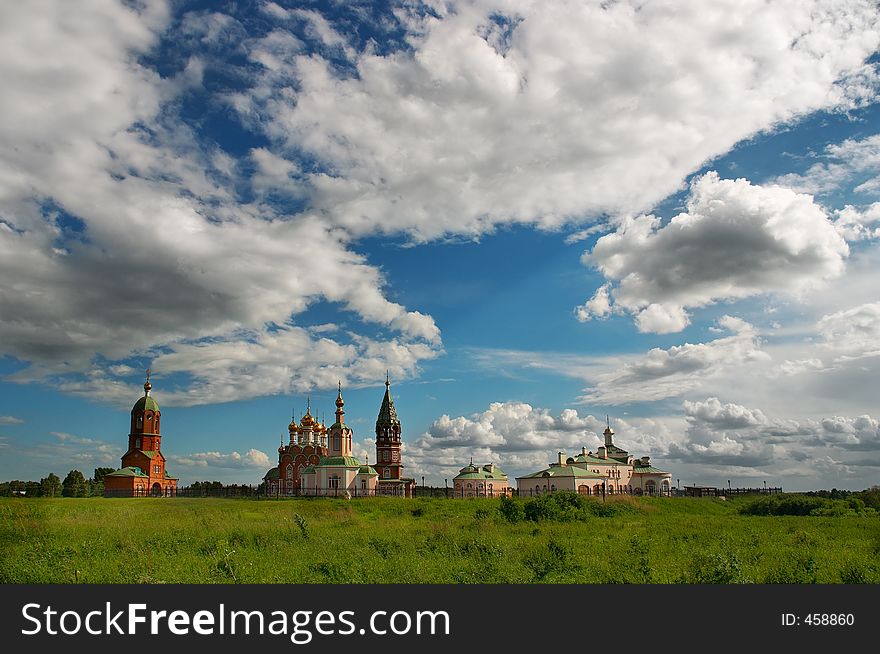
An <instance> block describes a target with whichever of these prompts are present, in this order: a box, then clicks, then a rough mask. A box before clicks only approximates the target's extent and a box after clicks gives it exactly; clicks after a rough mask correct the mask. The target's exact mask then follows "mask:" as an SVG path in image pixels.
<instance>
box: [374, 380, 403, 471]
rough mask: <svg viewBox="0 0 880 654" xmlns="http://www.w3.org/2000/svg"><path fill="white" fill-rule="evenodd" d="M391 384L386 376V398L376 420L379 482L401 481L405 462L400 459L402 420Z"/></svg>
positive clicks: (383, 399)
mask: <svg viewBox="0 0 880 654" xmlns="http://www.w3.org/2000/svg"><path fill="white" fill-rule="evenodd" d="M390 386H391V382H390V381H389V379H388V375H386V376H385V397H384V398H382V406H381V408H380V409H379V417H378V418H377V419H376V463H375V467H376V472H378V473H379V482H380V483H381V482H382V481H384V480H386V479H395V480H399V479H401V471H402V470H403V462H402V461H401V459H400V431H401V430H400V420H398V418H397V411H395V409H394V400H393V399H391V388H390Z"/></svg>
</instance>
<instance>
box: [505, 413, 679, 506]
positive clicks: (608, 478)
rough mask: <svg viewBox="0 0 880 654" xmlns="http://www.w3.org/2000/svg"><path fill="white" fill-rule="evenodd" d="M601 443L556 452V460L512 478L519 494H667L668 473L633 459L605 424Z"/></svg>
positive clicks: (644, 457)
mask: <svg viewBox="0 0 880 654" xmlns="http://www.w3.org/2000/svg"><path fill="white" fill-rule="evenodd" d="M603 436H604V438H605V444H604V445H602V446H600V447H599V448H598V449H597V451H596V452H595V453H593V452H590V451H587V448H586V447H583V448H581V452H580V454H578V455H576V456H566V454H565V452H558V453H557V460H556V461H555V462H553V463H550V464H549V466H548V467H547V468H545V469H544V470H539V471H537V472H533V473H531V474H528V475H523V476H522V477H517V478H516V483H517V492H518V493H519V494H520V495H526V496H528V495H542V494H544V493H553V492H556V491H562V490H566V491H573V492H575V493H580V494H581V495H669V494H670V491H671V489H672V473H670V472H666V471H665V470H660V469H659V468H655V467H654V466H652V465H651V463H650V458H649V457H647V456H643V457H641V458H639V459H636V458H634V457H633V456H632V455H631V454H630V453H629V452H627V451H626V450H624V449H622V448H620V447H618V446H616V445H615V444H614V442H613V436H614V431H613V430H612V429H611V425H610V424H609V425H608V426H607V427H606V428H605V431H604V432H603Z"/></svg>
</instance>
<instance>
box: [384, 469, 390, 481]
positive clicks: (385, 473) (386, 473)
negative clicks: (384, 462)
mask: <svg viewBox="0 0 880 654" xmlns="http://www.w3.org/2000/svg"><path fill="white" fill-rule="evenodd" d="M382 477H384V478H385V479H390V478H391V468H385V469H383V470H382Z"/></svg>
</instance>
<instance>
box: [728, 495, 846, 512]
mask: <svg viewBox="0 0 880 654" xmlns="http://www.w3.org/2000/svg"><path fill="white" fill-rule="evenodd" d="M831 505H832V502H831V501H830V500H826V499H823V498H821V497H809V496H807V495H774V496H771V497H762V498H760V499H757V500H754V501H752V502H749V503H748V504H746V505H745V506H743V507H742V508H741V509H740V513H742V514H744V515H810V514H811V513H812V512H813V511H815V510H817V509H824V508H827V507H829V506H831Z"/></svg>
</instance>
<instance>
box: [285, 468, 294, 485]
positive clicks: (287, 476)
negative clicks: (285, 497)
mask: <svg viewBox="0 0 880 654" xmlns="http://www.w3.org/2000/svg"><path fill="white" fill-rule="evenodd" d="M284 478H285V479H290V480H292V479H293V464H292V463H288V464H287V467H286V468H285V469H284ZM289 485H290V484H288V486H289Z"/></svg>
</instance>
